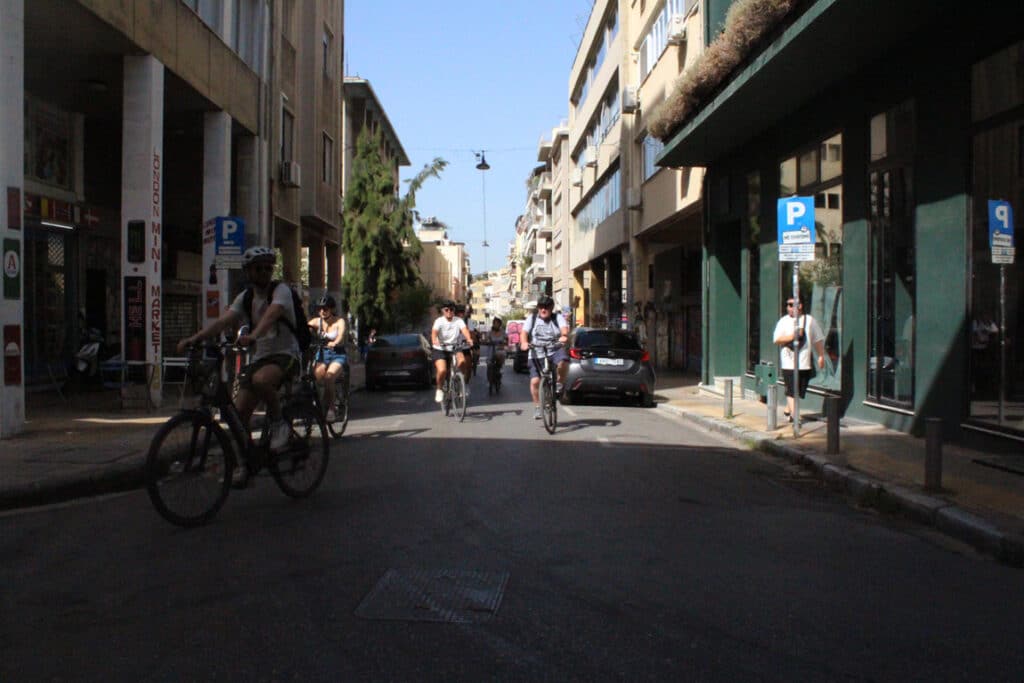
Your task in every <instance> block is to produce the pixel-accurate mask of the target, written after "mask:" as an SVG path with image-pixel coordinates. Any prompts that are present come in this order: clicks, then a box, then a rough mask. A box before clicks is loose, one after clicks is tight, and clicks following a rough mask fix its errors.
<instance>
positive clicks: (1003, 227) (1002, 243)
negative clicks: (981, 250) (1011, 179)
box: [988, 199, 1016, 264]
mask: <svg viewBox="0 0 1024 683" xmlns="http://www.w3.org/2000/svg"><path fill="white" fill-rule="evenodd" d="M988 246H989V247H990V248H991V249H992V263H999V264H1011V263H1013V257H1014V252H1015V249H1014V247H1015V246H1016V245H1015V244H1014V239H1013V206H1011V205H1010V202H1007V201H1001V200H995V199H990V200H988Z"/></svg>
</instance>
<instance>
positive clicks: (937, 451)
mask: <svg viewBox="0 0 1024 683" xmlns="http://www.w3.org/2000/svg"><path fill="white" fill-rule="evenodd" d="M924 490H925V491H941V490H942V418H940V417H929V418H925V421H924Z"/></svg>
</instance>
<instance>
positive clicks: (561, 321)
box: [519, 296, 569, 420]
mask: <svg viewBox="0 0 1024 683" xmlns="http://www.w3.org/2000/svg"><path fill="white" fill-rule="evenodd" d="M554 308H555V302H554V300H553V299H552V298H551V297H550V296H542V297H541V298H540V299H538V300H537V311H536V312H535V313H534V314H533V315H532V316H530V318H528V319H527V321H526V324H525V325H523V329H522V335H521V336H520V338H519V348H521V349H522V350H523V351H526V350H527V349H529V348H530V344H531V343H533V344H539V345H544V346H549V345H551V344H554V343H556V342H557V343H560V344H564V343H565V342H566V340H568V338H569V324H568V323H566V322H565V318H564V317H562V314H561V313H554V312H553V311H554ZM548 357H549V358H550V359H551V362H552V363H554V364H555V365H556V367H557V369H558V389H557V392H558V393H559V394H560V393H561V391H562V388H561V387H562V385H563V384H565V375H566V373H567V372H569V357H568V356H567V355H565V349H556V350H555V351H553V352H552V353H550V354H549V356H548ZM530 359H531V362H530V396H531V397H532V398H533V419H534V420H539V419H540V418H541V411H540V391H539V387H540V372H539V371H538V369H537V363H535V362H532V361H533V359H537V360H540V357H539V355H538V352H537V351H536V350H533V351H530Z"/></svg>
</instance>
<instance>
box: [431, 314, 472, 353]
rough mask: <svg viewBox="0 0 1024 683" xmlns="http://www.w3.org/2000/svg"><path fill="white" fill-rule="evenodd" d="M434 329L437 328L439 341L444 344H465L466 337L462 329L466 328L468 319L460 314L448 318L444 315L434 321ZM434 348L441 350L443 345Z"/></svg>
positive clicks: (456, 345)
mask: <svg viewBox="0 0 1024 683" xmlns="http://www.w3.org/2000/svg"><path fill="white" fill-rule="evenodd" d="M433 329H434V330H437V341H439V342H440V343H442V344H448V345H451V346H455V347H456V348H458V347H459V346H462V345H463V344H465V341H466V339H465V338H464V337H463V336H462V331H463V330H464V329H466V321H465V320H463V319H462V318H460V317H458V316H455V317H453V318H452V319H451V320H448V319H447V318H445V317H444V316H443V315H442V316H441V317H440V318H438V319H437V320H435V321H434V327H433ZM434 348H435V349H438V350H440V348H441V347H440V346H436V345H435V346H434Z"/></svg>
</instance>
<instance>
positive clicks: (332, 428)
mask: <svg viewBox="0 0 1024 683" xmlns="http://www.w3.org/2000/svg"><path fill="white" fill-rule="evenodd" d="M325 348H327V339H325V338H324V337H322V336H321V335H319V334H315V335H313V342H312V344H310V347H309V351H308V352H307V353H308V354H309V355H308V356H307V357H306V361H305V363H304V364H303V372H302V379H303V381H304V382H308V383H309V384H310V385H311V386H312V387H313V388H314V392H313V394H314V400H315V401H316V406H317V408H318V409H319V410H320V413H321V414H322V415H323V417H324V422H325V423H326V424H327V431H329V432H330V434H331V436H332V437H334V438H335V439H337V438H340V437H341V436H342V435H343V434H344V433H345V428H346V427H348V402H349V397H350V396H351V391H350V383H349V377H350V371H351V369H350V368H349V366H348V363H346V364H345V365H344V366H343V367H342V373H341V377H339V378H336V379H335V380H334V405H333V406H327V405H324V401H323V391H324V390H323V386H322V385H321V384H320V383H318V382H317V381H316V374H315V370H316V366H317V363H320V362H322V361H321V360H320V359H321V358H322V354H321V352H322V351H323V349H325ZM325 379H326V377H325ZM331 408H333V409H334V419H333V420H328V419H327V415H328V413H330V410H331Z"/></svg>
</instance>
